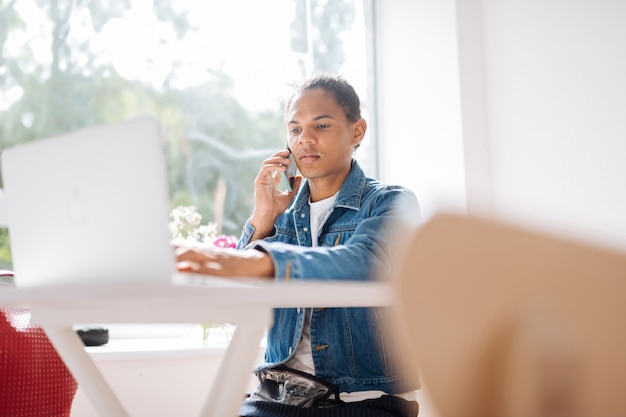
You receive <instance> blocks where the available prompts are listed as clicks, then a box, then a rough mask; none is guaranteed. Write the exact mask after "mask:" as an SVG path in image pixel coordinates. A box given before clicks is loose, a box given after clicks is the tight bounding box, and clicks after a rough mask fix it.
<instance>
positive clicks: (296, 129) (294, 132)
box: [290, 127, 302, 134]
mask: <svg viewBox="0 0 626 417" xmlns="http://www.w3.org/2000/svg"><path fill="white" fill-rule="evenodd" d="M300 130H302V129H300V128H299V127H294V128H293V129H291V130H290V132H291V133H292V134H298V133H300Z"/></svg>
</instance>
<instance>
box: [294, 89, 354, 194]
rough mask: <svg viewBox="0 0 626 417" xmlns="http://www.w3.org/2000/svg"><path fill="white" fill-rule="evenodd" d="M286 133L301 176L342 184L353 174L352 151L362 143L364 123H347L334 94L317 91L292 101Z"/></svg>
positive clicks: (299, 96) (296, 97)
mask: <svg viewBox="0 0 626 417" xmlns="http://www.w3.org/2000/svg"><path fill="white" fill-rule="evenodd" d="M287 130H288V141H289V148H290V149H291V151H292V153H293V155H294V157H295V159H296V161H297V164H298V168H299V169H300V172H301V173H302V176H304V177H305V178H308V179H309V180H311V181H316V180H328V181H330V182H331V183H333V182H335V181H337V182H340V183H342V182H343V180H344V179H345V177H346V176H347V175H348V172H349V171H350V162H351V160H352V151H353V149H354V147H355V146H356V145H357V144H358V143H360V141H361V139H363V134H364V133H365V121H364V120H363V119H361V120H359V121H358V122H355V123H350V122H348V119H347V118H346V114H345V112H344V111H343V109H342V108H341V107H339V105H337V103H336V102H335V98H334V96H333V95H332V93H329V92H326V91H325V90H323V89H321V88H316V89H313V90H306V91H304V92H302V93H301V94H299V95H296V96H295V97H293V99H292V101H291V104H290V107H289V109H288V112H287ZM339 185H340V184H339Z"/></svg>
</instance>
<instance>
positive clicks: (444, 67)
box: [375, 0, 465, 218]
mask: <svg viewBox="0 0 626 417" xmlns="http://www.w3.org/2000/svg"><path fill="white" fill-rule="evenodd" d="M454 10H455V9H454V0H428V1H427V0H384V1H380V0H379V1H376V2H375V12H376V16H375V26H376V51H377V55H378V56H377V63H376V71H377V79H378V81H377V83H378V84H377V96H378V103H377V115H378V129H377V132H378V139H379V149H378V152H379V160H380V161H381V166H380V176H381V179H382V180H384V181H386V182H388V183H393V184H401V185H404V186H407V187H409V188H410V189H411V190H413V191H414V192H415V193H416V194H417V197H418V199H419V201H420V205H421V208H422V214H423V216H424V218H427V217H429V216H430V215H431V214H432V213H433V212H434V211H436V210H438V209H441V208H447V209H455V210H465V183H464V181H465V180H464V161H463V145H462V136H461V114H460V100H459V93H458V89H459V79H458V62H457V55H456V28H455V13H454Z"/></svg>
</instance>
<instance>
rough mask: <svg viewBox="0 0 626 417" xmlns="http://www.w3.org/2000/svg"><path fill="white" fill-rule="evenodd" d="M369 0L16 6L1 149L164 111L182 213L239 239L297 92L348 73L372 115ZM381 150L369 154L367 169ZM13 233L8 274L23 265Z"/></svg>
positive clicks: (3, 14) (71, 1) (0, 108)
mask: <svg viewBox="0 0 626 417" xmlns="http://www.w3.org/2000/svg"><path fill="white" fill-rule="evenodd" d="M364 3H365V4H367V3H368V2H367V1H365V2H364V1H363V0H280V1H272V2H265V1H258V0H229V1H197V0H3V1H2V2H0V48H1V49H0V53H1V55H0V114H1V115H2V116H1V119H0V147H1V149H5V148H7V147H10V146H12V145H14V144H16V143H19V142H24V141H30V140H37V139H39V138H43V137H47V136H51V135H55V134H59V133H64V132H68V131H72V130H76V129H79V128H84V127H87V126H93V125H96V124H101V123H106V122H112V121H116V120H120V119H125V118H129V117H132V116H135V115H138V114H145V113H152V114H155V115H156V116H158V117H159V118H160V120H161V122H162V125H163V141H164V152H165V155H166V159H167V164H168V167H167V168H168V175H169V189H170V197H171V198H170V200H171V205H172V208H173V207H175V206H178V205H193V206H195V207H197V208H198V210H199V212H200V213H201V214H202V216H203V218H204V219H205V220H206V221H213V222H215V223H216V224H217V226H218V229H219V232H220V233H225V234H234V235H239V232H240V230H241V226H242V224H243V223H244V222H245V219H246V218H247V217H248V216H249V214H250V211H251V204H252V184H253V181H254V178H255V176H256V174H257V171H258V169H259V167H260V163H261V161H262V160H263V159H264V158H265V157H267V156H268V155H269V154H270V153H272V152H274V151H276V150H278V149H280V148H282V147H283V146H284V141H285V138H286V134H285V128H284V125H283V103H284V99H286V98H287V95H288V94H289V92H290V90H291V85H292V84H293V83H294V82H297V81H298V80H300V79H301V78H303V77H305V76H307V75H309V74H311V73H313V72H314V71H325V72H332V73H340V74H342V75H344V76H346V78H348V79H349V80H350V81H351V82H352V83H353V85H354V86H355V88H356V89H357V90H358V92H359V94H360V96H361V98H362V100H363V105H364V112H365V114H366V115H367V114H368V113H367V109H368V108H370V107H373V103H372V100H371V96H372V95H371V94H369V92H370V91H371V89H370V88H368V86H369V85H370V80H371V68H372V66H371V65H370V64H369V63H370V62H371V55H370V54H369V53H368V52H369V49H370V48H369V46H368V42H367V39H368V38H370V37H369V36H368V35H367V28H368V25H366V21H367V19H368V13H369V8H368V7H364V5H363V4H364ZM370 122H371V121H370ZM370 141H371V139H370V137H369V136H368V137H367V138H366V141H365V143H364V146H363V147H362V149H360V150H359V155H358V157H359V158H362V159H364V164H365V165H366V171H367V170H368V167H370V168H369V169H370V170H373V163H372V162H371V161H373V158H368V150H369V149H373V148H374V147H373V146H369V143H370ZM371 174H372V175H374V174H375V173H374V172H371ZM6 233H7V231H6V230H4V231H3V235H2V236H0V262H1V263H2V264H0V268H10V251H9V245H8V239H7V235H6Z"/></svg>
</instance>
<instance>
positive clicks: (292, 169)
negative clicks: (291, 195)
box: [283, 145, 298, 192]
mask: <svg viewBox="0 0 626 417" xmlns="http://www.w3.org/2000/svg"><path fill="white" fill-rule="evenodd" d="M286 148H287V150H288V151H289V156H288V158H289V160H290V161H291V162H290V163H289V165H287V170H286V171H285V172H283V179H284V180H285V183H286V187H287V189H288V190H289V191H290V192H291V191H293V182H294V180H295V178H296V175H298V165H296V158H294V157H293V154H292V153H291V149H289V145H287V147H286Z"/></svg>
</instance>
